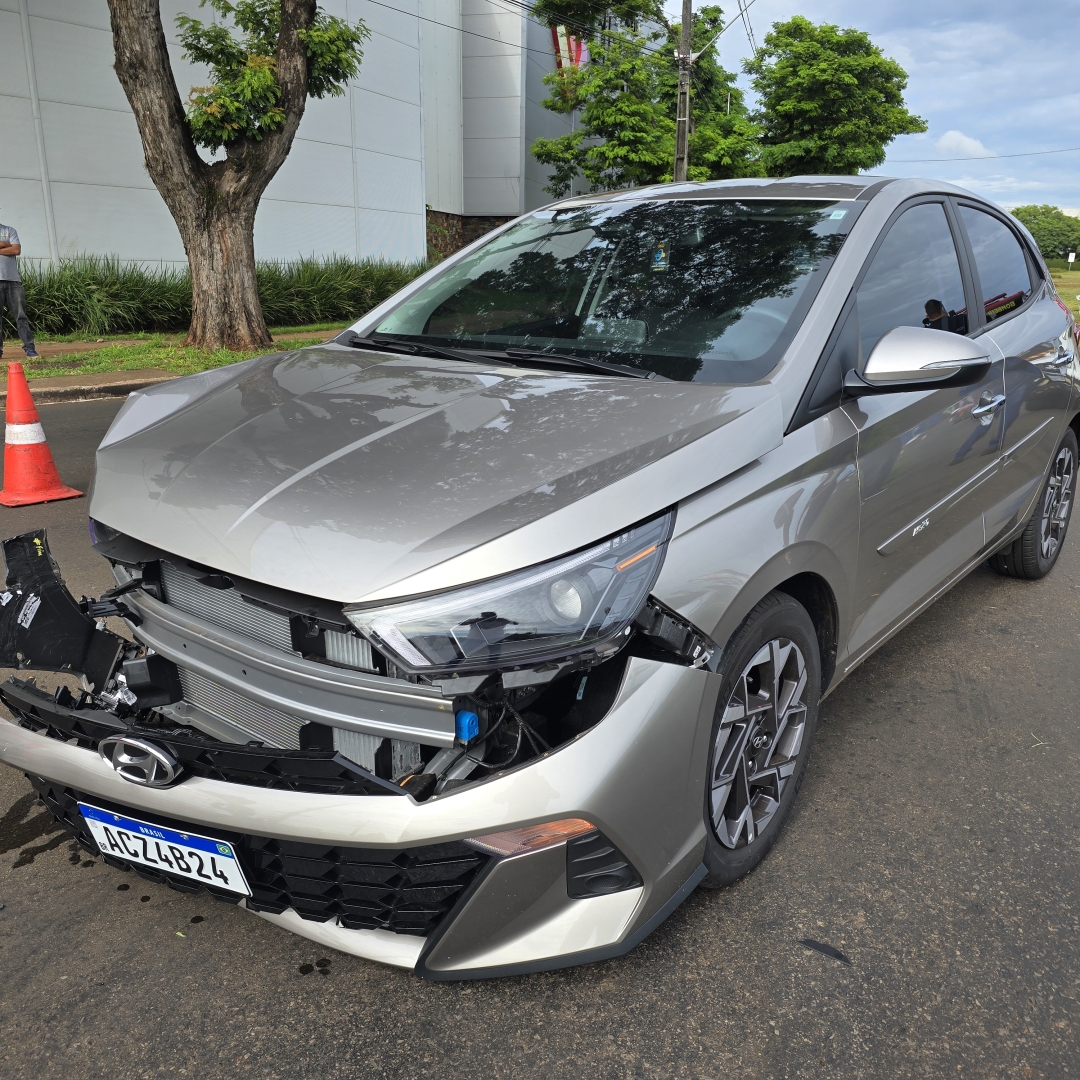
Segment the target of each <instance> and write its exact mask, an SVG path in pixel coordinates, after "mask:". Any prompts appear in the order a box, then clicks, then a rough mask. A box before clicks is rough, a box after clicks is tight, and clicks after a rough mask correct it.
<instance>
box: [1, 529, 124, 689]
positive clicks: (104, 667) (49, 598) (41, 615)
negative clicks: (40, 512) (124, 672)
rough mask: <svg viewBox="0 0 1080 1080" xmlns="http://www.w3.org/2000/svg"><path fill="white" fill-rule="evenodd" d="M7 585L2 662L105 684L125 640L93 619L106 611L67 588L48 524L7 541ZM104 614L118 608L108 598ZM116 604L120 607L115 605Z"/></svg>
mask: <svg viewBox="0 0 1080 1080" xmlns="http://www.w3.org/2000/svg"><path fill="white" fill-rule="evenodd" d="M3 549H4V562H5V563H6V564H7V584H6V586H5V589H4V592H3V593H0V665H3V666H4V667H12V668H32V669H34V670H37V671H70V672H73V673H75V674H80V675H83V676H85V677H86V680H87V682H88V683H89V684H90V686H91V687H92V688H98V689H104V687H105V685H106V683H107V682H108V680H109V678H110V677H111V676H112V673H113V670H114V668H115V667H116V664H117V662H118V660H119V659H120V656H121V653H122V652H123V650H124V645H125V642H124V640H123V639H122V638H120V637H118V636H117V635H116V634H113V633H111V632H110V631H108V630H105V629H104V628H103V627H101V626H99V625H98V623H97V622H96V621H95V619H96V618H103V617H104V615H103V614H100V613H98V612H92V611H91V609H92V608H93V607H94V606H95V605H94V604H93V603H91V602H88V601H86V600H84V601H83V603H82V604H79V603H78V602H76V600H75V598H74V597H73V596H72V595H71V593H70V592H68V590H67V586H65V585H64V582H63V579H62V578H61V576H60V567H59V566H58V565H57V563H56V560H55V559H54V558H53V557H52V553H51V552H50V551H49V542H48V539H47V538H46V535H45V530H44V529H36V530H35V531H34V532H29V533H23V534H22V535H21V536H13V537H12V538H11V539H10V540H5V541H4V543H3ZM108 606H109V609H110V610H109V611H108V612H106V613H105V614H110V615H111V614H116V613H119V605H116V604H112V603H109V605H108ZM113 608H116V609H117V610H116V611H113V610H112V609H113Z"/></svg>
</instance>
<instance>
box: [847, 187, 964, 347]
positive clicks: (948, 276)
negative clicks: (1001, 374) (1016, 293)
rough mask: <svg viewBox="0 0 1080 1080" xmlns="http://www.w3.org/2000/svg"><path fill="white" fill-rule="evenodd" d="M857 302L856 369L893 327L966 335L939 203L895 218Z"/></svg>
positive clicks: (960, 289) (955, 265)
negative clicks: (915, 327) (919, 327)
mask: <svg viewBox="0 0 1080 1080" xmlns="http://www.w3.org/2000/svg"><path fill="white" fill-rule="evenodd" d="M857 300H858V310H859V353H860V361H859V365H860V367H861V366H862V364H863V363H864V362H865V361H866V358H867V357H868V356H869V355H870V350H871V349H873V347H874V346H875V345H876V344H877V343H878V341H880V340H881V338H882V337H883V336H884V335H885V334H887V333H888V332H889V331H890V330H893V329H895V328H896V327H897V326H927V327H930V328H932V329H934V330H945V331H950V332H952V333H954V334H966V333H967V329H968V323H967V310H966V301H965V299H964V280H963V278H962V277H961V275H960V261H959V259H958V258H957V256H956V246H955V244H954V243H953V238H952V230H951V229H950V228H949V219H948V218H947V217H946V216H945V207H944V206H942V204H941V203H921V204H919V205H918V206H913V207H912V208H911V209H910V210H906V211H905V212H904V213H903V214H901V215H900V217H898V218H897V219H896V221H895V222H894V223H893V226H892V228H891V229H889V234H888V236H886V237H885V241H884V243H883V244H882V245H881V247H880V248H878V251H877V254H876V255H875V256H874V261H873V262H872V263H871V264H870V269H869V270H868V271H867V273H866V277H865V278H863V283H862V284H861V285H860V286H859V292H858V297H857Z"/></svg>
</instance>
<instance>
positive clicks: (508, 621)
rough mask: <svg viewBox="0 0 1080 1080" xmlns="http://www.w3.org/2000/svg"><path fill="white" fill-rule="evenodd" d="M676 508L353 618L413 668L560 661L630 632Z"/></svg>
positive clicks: (359, 611)
mask: <svg viewBox="0 0 1080 1080" xmlns="http://www.w3.org/2000/svg"><path fill="white" fill-rule="evenodd" d="M674 521H675V512H674V510H669V511H668V512H666V513H664V514H661V515H660V516H659V517H656V518H652V519H651V520H650V521H647V522H645V523H644V524H641V525H636V526H635V527H634V528H632V529H627V530H626V531H625V532H621V533H619V534H618V535H617V536H612V537H609V538H608V539H607V540H604V541H602V542H601V543H599V544H595V545H593V546H592V547H590V548H588V549H587V550H585V551H579V552H576V553H575V554H573V555H566V556H564V557H562V558H560V559H555V560H553V561H552V562H547V563H541V564H540V565H539V566H533V567H530V568H529V569H527V570H519V571H516V572H515V573H513V574H507V575H506V576H505V577H501V578H496V579H494V580H492V581H484V582H480V583H479V584H476V585H469V586H466V587H465V588H461V589H454V590H453V591H452V592H446V593H441V594H439V595H437V596H429V597H426V598H424V599H420V600H410V601H406V602H404V603H400V604H392V605H389V606H385V607H372V608H352V609H349V608H346V610H345V614H346V616H347V617H348V618H349V620H350V622H352V624H353V625H354V626H355V627H356V628H357V630H359V631H360V633H361V634H363V635H364V637H366V638H367V639H368V640H369V641H370V642H371V643H372V644H373V645H375V647H376V648H378V649H379V650H380V651H382V652H383V653H385V654H386V655H388V656H389V657H390V659H391V660H393V662H394V663H395V664H397V665H398V666H399V667H402V668H404V669H405V670H406V671H409V672H412V673H413V674H422V675H434V674H444V673H452V672H462V673H464V672H470V671H495V670H505V669H508V668H515V667H523V666H528V665H535V664H538V663H544V662H546V661H553V660H560V659H563V658H566V657H569V656H573V655H575V654H577V653H580V652H586V651H589V650H591V649H595V648H597V647H598V646H601V645H603V644H604V643H605V642H610V641H614V640H615V639H617V638H618V637H619V636H620V635H623V634H625V633H626V631H627V629H628V628H629V626H630V623H631V622H633V620H634V618H635V616H636V615H637V614H638V612H639V611H640V610H641V607H642V605H643V604H644V603H645V601H646V599H647V597H648V595H649V590H650V589H651V588H652V586H653V583H654V582H655V581H656V576H657V574H659V573H660V566H661V564H662V562H663V559H664V551H665V549H666V547H667V541H668V539H669V538H670V536H671V529H672V525H673V524H674Z"/></svg>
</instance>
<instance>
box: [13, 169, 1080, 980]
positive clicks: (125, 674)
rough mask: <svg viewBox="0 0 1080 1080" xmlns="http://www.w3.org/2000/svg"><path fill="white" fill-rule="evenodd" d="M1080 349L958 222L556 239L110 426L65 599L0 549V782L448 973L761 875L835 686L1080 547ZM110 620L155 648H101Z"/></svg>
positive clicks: (614, 204)
mask: <svg viewBox="0 0 1080 1080" xmlns="http://www.w3.org/2000/svg"><path fill="white" fill-rule="evenodd" d="M1078 377H1080V367H1078V364H1077V346H1076V331H1075V327H1074V323H1073V318H1072V316H1071V315H1070V312H1069V310H1068V309H1067V308H1066V307H1065V305H1064V304H1062V303H1061V302H1060V301H1059V299H1058V298H1057V296H1056V294H1055V291H1054V287H1053V285H1052V283H1051V281H1050V278H1049V275H1048V273H1047V271H1046V268H1045V266H1044V264H1043V262H1042V260H1041V259H1040V257H1039V254H1038V251H1037V248H1036V247H1035V245H1034V244H1033V243H1032V240H1031V237H1030V236H1029V235H1028V234H1027V233H1026V232H1025V231H1024V229H1023V228H1022V227H1021V226H1020V225H1019V224H1018V223H1017V222H1016V221H1015V220H1013V219H1012V218H1011V217H1009V216H1008V215H1007V214H1005V213H1003V212H1002V211H1000V210H998V209H997V208H996V207H994V206H992V205H989V204H987V203H985V202H983V201H981V200H980V199H978V198H976V197H974V196H972V195H971V194H969V193H968V192H966V191H963V190H961V189H959V188H954V187H950V186H948V185H944V184H938V183H933V182H927V181H918V180H888V179H880V178H876V177H832V178H830V177H805V178H795V179H790V180H761V181H756V180H747V181H731V182H724V183H709V184H681V185H666V186H661V187H655V188H647V189H643V190H637V191H630V192H623V193H617V194H609V195H591V196H586V197H579V198H575V199H571V200H569V201H565V202H561V203H558V204H556V205H553V206H549V207H547V208H545V209H543V210H540V211H537V212H536V213H533V214H530V215H527V216H525V217H523V218H520V219H518V220H517V221H515V222H512V223H510V224H509V225H507V226H505V227H503V228H502V229H500V230H499V231H497V232H495V233H492V234H489V235H488V236H487V237H485V238H484V239H483V240H481V241H479V242H477V243H476V244H473V245H472V246H471V247H469V248H467V249H465V250H464V251H462V252H461V253H459V254H458V255H456V256H454V257H452V258H450V259H448V260H446V261H445V262H443V263H442V264H440V265H439V266H438V267H436V268H435V269H433V270H431V271H430V272H428V273H427V274H425V275H424V276H423V277H421V278H419V279H418V280H416V281H415V282H414V283H413V284H412V285H410V286H409V287H408V288H406V289H404V290H402V291H401V292H400V293H398V294H397V295H396V296H394V297H393V298H391V299H390V300H389V301H387V302H386V303H384V304H383V305H381V306H380V307H378V308H377V309H375V310H374V311H371V312H369V313H368V314H367V315H366V316H365V317H364V318H362V319H361V320H360V321H359V322H357V323H356V324H355V326H353V327H352V328H351V329H350V330H348V331H346V332H345V333H343V334H341V335H340V336H339V337H338V338H336V339H335V340H333V341H331V342H328V343H326V344H324V345H319V346H314V347H312V348H307V349H302V350H300V351H298V352H291V353H287V354H283V355H275V356H267V357H263V358H261V359H257V360H252V361H248V362H246V363H242V364H237V365H234V366H232V367H228V368H223V369H220V370H216V371H212V372H207V373H204V374H201V375H194V376H191V377H189V378H186V379H181V380H178V381H175V382H171V383H167V384H164V385H159V386H157V387H155V388H152V389H149V390H146V391H143V392H141V393H137V394H133V395H132V396H131V397H130V398H129V399H128V401H127V403H126V404H125V405H124V407H123V408H122V409H121V411H120V413H119V415H118V416H117V418H116V420H115V422H114V423H113V425H112V428H111V429H110V431H109V432H108V435H107V436H106V438H105V440H104V442H103V443H102V444H101V447H100V449H99V451H98V454H97V469H96V476H95V480H94V487H93V493H92V497H91V501H90V514H91V518H92V520H91V535H92V540H93V543H94V546H95V547H96V548H97V550H98V551H99V552H100V553H101V554H102V555H103V556H104V557H105V558H107V559H108V560H109V561H110V562H111V563H112V566H113V568H114V572H115V577H116V583H117V584H116V588H114V589H112V590H110V592H109V593H106V594H105V595H104V596H102V597H100V598H99V599H97V600H83V601H82V602H76V601H75V600H74V599H73V598H72V597H71V596H70V594H69V593H68V592H67V590H66V588H65V587H64V585H63V582H62V580H61V579H60V577H59V571H58V568H57V567H56V565H55V563H54V562H53V560H52V559H51V557H50V556H49V553H48V547H47V542H46V539H45V536H44V533H43V532H41V531H39V532H36V533H30V534H26V535H23V536H20V537H15V538H13V539H12V540H9V541H7V542H6V543H5V545H4V551H5V556H6V560H7V565H8V582H7V591H6V593H5V594H3V596H2V597H0V600H2V605H0V662H3V663H6V664H9V665H11V666H20V667H24V668H36V669H52V670H60V671H70V672H72V673H75V674H77V675H79V676H80V677H81V682H80V685H79V687H78V688H76V687H75V686H72V687H69V688H61V689H60V690H58V691H57V692H56V693H55V694H46V693H45V692H43V691H42V690H41V689H40V688H39V687H38V686H37V685H36V684H35V683H34V682H33V681H32V680H20V679H13V680H11V681H10V682H8V683H7V684H5V685H4V686H3V688H2V689H0V695H2V697H3V700H4V701H5V702H6V704H7V706H8V707H9V708H10V710H11V712H12V714H13V716H14V717H15V722H14V723H8V722H3V723H0V760H3V761H5V762H7V763H8V764H10V765H13V766H15V767H16V768H19V769H22V770H23V771H25V772H26V773H27V774H28V775H29V777H30V780H31V782H32V783H33V785H34V786H35V788H36V789H37V791H38V792H39V794H40V795H41V797H42V799H43V800H44V801H45V803H46V804H47V805H48V806H49V807H50V809H51V810H52V811H53V813H54V814H55V815H56V816H57V818H58V819H59V820H60V821H61V822H62V823H63V824H64V825H65V826H66V827H67V828H68V829H69V830H70V831H71V832H72V833H73V835H74V836H75V837H76V838H77V839H78V840H79V841H80V843H82V845H83V846H84V847H85V848H86V849H87V850H89V851H91V852H93V853H94V854H95V855H97V854H100V856H101V858H103V859H104V860H105V861H106V862H108V863H110V864H113V865H115V866H116V867H117V868H118V869H121V870H133V871H134V872H136V873H138V874H140V875H142V876H144V877H150V878H153V879H154V880H158V881H164V882H166V883H167V884H168V885H170V886H172V887H174V888H177V889H182V890H196V889H207V890H209V891H210V892H211V893H213V894H214V895H215V896H218V897H220V898H221V899H223V900H226V901H229V902H232V903H239V904H241V905H243V906H246V907H247V908H248V909H250V910H252V911H254V912H257V913H258V914H259V915H261V916H262V917H264V918H266V919H269V920H270V921H272V922H274V923H276V924H277V925H279V926H283V927H286V928H288V929H290V930H293V931H295V932H297V933H300V934H303V935H305V936H307V937H309V938H312V939H314V940H316V941H320V942H322V943H324V944H326V945H328V946H333V947H335V948H338V949H341V950H344V951H346V952H350V953H354V954H357V955H359V956H364V957H369V958H371V959H373V960H379V961H384V962H386V963H390V964H396V965H399V966H402V967H406V968H410V969H412V970H414V971H415V972H416V973H417V974H419V975H423V976H425V977H427V978H432V979H464V978H476V977H484V976H491V975H505V974H511V973H521V972H528V971H537V970H543V969H549V968H555V967H560V966H565V965H570V964H580V963H584V962H587V961H592V960H596V959H600V958H604V957H612V956H616V955H618V954H621V953H624V952H626V951H627V950H629V949H631V948H632V947H633V946H634V945H635V943H637V942H639V941H641V940H642V938H643V937H644V936H645V935H646V934H648V933H649V932H650V931H651V930H652V929H653V928H654V927H656V926H657V925H658V924H659V923H660V922H661V921H662V920H663V919H664V918H665V917H666V916H667V915H668V914H670V913H671V911H673V910H674V909H675V907H676V906H677V905H678V904H679V903H680V901H682V900H683V898H684V897H686V896H687V895H688V893H689V892H691V891H692V890H693V889H694V888H696V887H697V886H698V885H706V886H723V885H727V884H729V883H731V882H733V881H735V880H736V879H738V878H740V877H742V876H743V875H744V874H746V873H748V872H749V871H750V870H752V869H753V868H754V867H755V866H756V865H757V863H758V862H760V861H761V859H762V858H763V857H764V856H765V855H766V854H767V852H768V851H769V849H770V848H771V847H772V845H773V844H774V842H775V841H776V838H777V835H778V834H779V832H780V830H781V828H782V827H783V825H784V821H785V818H786V817H787V816H788V814H789V812H790V809H791V806H792V803H793V801H794V799H795V797H796V795H797V793H798V790H799V786H800V784H801V782H802V779H803V777H804V775H805V771H806V765H807V759H808V757H809V754H810V749H811V746H812V744H813V739H814V729H815V725H816V723H817V716H818V708H819V704H820V701H821V699H822V697H823V695H825V694H827V693H828V692H829V691H830V690H831V689H832V688H833V687H835V686H836V685H837V683H838V682H839V681H840V680H841V679H843V677H844V676H845V675H847V674H848V673H849V672H850V671H851V670H852V669H853V668H855V667H856V666H857V665H858V664H859V663H860V662H861V661H862V660H863V659H864V658H865V657H866V656H868V655H869V654H870V653H871V652H872V651H873V650H874V649H876V648H877V647H878V646H880V645H881V644H882V642H884V641H885V640H887V639H888V638H889V637H890V635H892V634H894V633H896V631H897V630H899V629H900V628H901V627H902V626H903V625H904V624H905V623H907V622H909V621H910V620H911V619H913V618H914V617H915V616H917V615H918V614H919V612H920V611H922V610H923V609H924V608H925V607H926V606H927V605H928V604H930V603H931V602H932V601H933V600H934V599H935V598H936V597H937V596H939V595H941V593H942V592H944V591H945V590H946V589H948V588H949V587H950V586H951V585H953V584H954V583H955V582H956V581H958V580H959V579H960V578H961V577H962V576H963V575H964V574H966V573H967V572H968V571H969V570H971V569H972V568H973V567H975V566H976V565H978V564H979V563H980V562H983V561H985V560H989V561H990V564H991V565H992V566H993V567H994V568H995V569H997V570H998V571H1000V572H1001V573H1002V574H1008V575H1011V576H1013V577H1020V578H1028V579H1035V578H1040V577H1042V576H1043V575H1045V574H1046V573H1048V572H1049V571H1050V569H1051V568H1052V567H1053V565H1054V562H1055V560H1056V559H1057V556H1058V553H1059V552H1060V550H1061V544H1062V542H1063V540H1064V537H1065V532H1066V529H1067V528H1068V524H1069V515H1070V511H1071V508H1072V494H1073V480H1074V476H1075V471H1076V459H1077V438H1076V433H1077V429H1078V423H1080V417H1078V413H1080V398H1078V395H1077V392H1076V391H1077V386H1078V382H1077V380H1078ZM116 615H119V616H122V617H124V618H125V619H126V620H127V622H128V625H129V626H130V629H131V633H132V635H133V639H134V640H131V639H128V638H122V637H119V636H116V635H113V634H112V633H110V632H109V631H108V630H107V629H105V625H104V622H103V621H102V620H104V619H105V618H107V617H109V616H116Z"/></svg>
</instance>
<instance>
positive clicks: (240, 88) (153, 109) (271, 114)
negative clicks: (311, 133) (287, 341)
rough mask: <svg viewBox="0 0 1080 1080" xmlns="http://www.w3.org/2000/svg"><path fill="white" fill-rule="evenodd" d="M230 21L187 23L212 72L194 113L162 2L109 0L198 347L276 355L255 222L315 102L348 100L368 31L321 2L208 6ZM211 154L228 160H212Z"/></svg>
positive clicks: (208, 2)
mask: <svg viewBox="0 0 1080 1080" xmlns="http://www.w3.org/2000/svg"><path fill="white" fill-rule="evenodd" d="M199 2H200V6H206V7H209V8H211V9H212V11H213V12H214V14H215V15H216V16H217V19H218V21H216V22H211V23H204V22H201V21H200V20H198V19H195V18H191V17H190V16H187V15H180V16H178V17H177V20H176V23H177V27H178V29H179V32H180V42H181V45H182V47H183V51H184V56H185V57H186V58H187V59H188V60H190V61H192V62H194V63H199V64H204V65H206V66H207V67H208V68H209V69H210V73H211V76H212V79H213V81H212V83H211V84H210V85H209V86H203V87H192V89H191V92H190V96H189V97H188V99H187V108H186V109H185V107H184V104H183V103H182V102H181V99H180V93H179V91H178V90H177V87H176V80H175V78H174V77H173V72H172V66H171V64H170V62H169V52H168V47H167V45H166V41H165V31H164V28H163V26H162V22H161V10H160V3H159V0H108V3H109V14H110V18H111V25H112V35H113V47H114V50H115V54H116V65H115V69H116V74H117V76H118V77H119V79H120V84H121V85H122V86H123V88H124V93H125V94H126V95H127V99H128V102H129V104H130V105H131V110H132V112H133V113H134V114H135V120H136V123H137V124H138V127H139V135H140V136H141V138H142V146H143V154H144V157H145V160H146V169H147V172H148V173H149V174H150V178H151V179H152V180H153V181H154V184H155V185H156V187H157V189H158V191H159V192H160V194H161V197H162V198H163V199H164V200H165V204H166V205H167V206H168V208H169V211H170V212H171V213H172V216H173V220H174V221H175V222H176V225H177V228H178V229H179V230H180V236H181V238H182V240H183V242H184V250H185V251H186V252H187V257H188V263H189V265H190V268H191V288H192V312H191V328H190V330H189V331H188V338H187V344H189V345H194V346H197V347H199V348H205V349H209V348H221V347H227V348H233V349H253V348H264V347H267V346H269V345H271V343H272V342H271V338H270V334H269V331H268V330H267V328H266V321H265V319H264V318H263V313H262V309H261V307H260V305H259V292H258V286H257V284H256V280H255V245H254V236H253V234H254V228H255V212H256V210H257V209H258V206H259V201H260V200H261V198H262V195H263V192H264V191H265V190H266V187H267V185H268V184H269V183H270V181H271V180H272V179H273V178H274V176H275V175H276V174H277V172H278V170H279V169H280V168H281V166H282V165H283V164H284V162H285V159H286V158H287V157H288V154H289V151H290V149H291V148H292V143H293V139H294V138H295V136H296V130H297V128H298V127H299V126H300V120H301V118H302V117H303V115H304V109H305V106H306V104H307V100H308V98H312V97H314V98H322V97H327V96H334V95H340V94H343V93H344V92H345V85H346V84H347V83H348V81H349V80H350V79H352V78H354V77H355V76H356V75H357V73H358V72H359V70H360V62H361V59H362V56H363V53H362V45H363V43H364V41H365V40H366V39H367V37H368V31H367V28H366V27H365V26H364V25H363V23H355V24H351V23H348V22H346V21H344V20H342V19H339V18H337V17H335V16H332V15H328V14H326V12H325V11H322V10H320V9H319V5H318V3H317V0H199ZM199 147H202V148H203V149H204V150H208V151H214V152H217V151H224V156H223V157H221V158H219V159H218V160H214V161H207V160H205V159H204V158H203V157H202V155H200V153H199V149H198V148H199Z"/></svg>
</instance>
